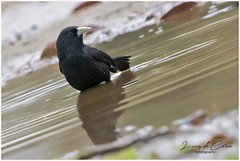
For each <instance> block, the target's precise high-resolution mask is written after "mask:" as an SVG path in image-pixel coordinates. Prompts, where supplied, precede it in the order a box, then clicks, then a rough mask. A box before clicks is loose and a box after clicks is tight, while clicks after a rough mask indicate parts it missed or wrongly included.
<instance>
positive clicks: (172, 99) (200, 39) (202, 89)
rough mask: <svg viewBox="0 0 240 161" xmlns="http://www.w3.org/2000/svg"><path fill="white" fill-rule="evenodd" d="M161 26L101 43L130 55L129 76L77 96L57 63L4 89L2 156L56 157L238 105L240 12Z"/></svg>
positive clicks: (110, 50) (111, 51) (113, 51)
mask: <svg viewBox="0 0 240 161" xmlns="http://www.w3.org/2000/svg"><path fill="white" fill-rule="evenodd" d="M161 25H162V26H155V25H152V26H148V27H145V28H143V29H141V30H138V31H136V32H132V33H128V34H124V35H122V36H118V37H117V38H115V39H114V40H113V41H112V42H108V43H104V44H101V45H99V46H98V48H99V49H102V50H103V51H106V52H108V53H109V54H110V55H112V56H117V55H131V56H132V59H131V71H126V72H124V73H122V74H121V73H117V74H114V75H112V80H113V81H112V83H108V84H101V85H99V86H97V87H94V88H91V89H89V90H88V91H86V92H83V93H80V94H79V92H77V91H76V90H74V89H72V88H71V87H70V86H69V85H68V84H67V82H66V81H65V79H64V78H63V76H62V75H61V74H60V72H59V70H58V65H52V66H49V67H47V68H44V69H41V70H39V71H36V72H34V73H30V74H28V75H26V76H24V77H20V78H17V79H15V80H12V81H10V82H9V83H8V84H7V85H6V86H5V87H4V88H3V89H2V157H3V159H20V158H21V159H24V158H26V159H29V158H30V159H52V158H59V157H62V156H63V155H64V154H66V153H69V152H74V151H79V152H81V150H83V149H84V148H85V147H88V146H91V145H98V144H102V143H108V142H111V141H114V140H116V139H117V138H118V137H121V136H124V135H126V134H129V133H132V132H134V131H135V130H137V129H138V128H141V127H145V126H148V125H150V126H153V127H155V128H157V127H161V126H163V125H167V124H169V123H170V122H171V121H173V120H176V119H179V118H182V117H184V116H186V115H188V114H190V113H192V112H194V111H196V110H197V109H199V108H202V109H204V110H205V111H206V112H207V113H208V114H209V115H216V114H219V113H223V112H225V111H229V110H231V109H234V108H236V107H238V90H237V89H238V11H237V10H233V11H229V12H224V13H220V14H218V15H217V16H214V17H210V18H207V19H203V18H198V19H195V20H193V21H190V22H187V23H184V24H181V25H176V26H175V27H171V28H169V29H167V28H168V25H170V24H167V23H163V24H161ZM30 80H31V81H30ZM26 82H27V83H26Z"/></svg>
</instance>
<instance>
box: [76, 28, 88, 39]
mask: <svg viewBox="0 0 240 161" xmlns="http://www.w3.org/2000/svg"><path fill="white" fill-rule="evenodd" d="M90 29H91V27H77V35H78V37H79V36H80V35H82V34H83V33H84V32H85V31H86V30H90Z"/></svg>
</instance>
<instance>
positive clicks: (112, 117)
mask: <svg viewBox="0 0 240 161" xmlns="http://www.w3.org/2000/svg"><path fill="white" fill-rule="evenodd" d="M134 77H135V76H134V74H133V73H132V72H131V71H130V70H127V71H125V72H123V73H121V75H120V76H119V77H118V78H117V79H116V80H114V81H113V82H109V83H106V84H102V85H99V86H97V87H94V88H91V89H89V90H87V91H84V92H82V93H80V94H79V96H78V100H77V109H78V112H79V118H80V119H81V121H82V122H83V124H82V127H83V128H84V129H85V130H86V132H87V134H88V136H89V137H90V138H91V140H92V142H93V143H94V144H95V145H99V144H105V143H110V142H113V141H115V140H117V138H118V137H120V134H119V133H118V132H117V131H116V123H117V120H118V118H119V116H120V115H121V114H122V112H123V111H114V110H115V109H117V108H118V107H119V106H122V105H124V104H126V103H127V102H124V103H119V102H120V101H121V100H123V99H124V98H125V93H124V88H123V86H124V85H125V84H126V83H128V82H129V81H131V80H132V79H133V78H134Z"/></svg>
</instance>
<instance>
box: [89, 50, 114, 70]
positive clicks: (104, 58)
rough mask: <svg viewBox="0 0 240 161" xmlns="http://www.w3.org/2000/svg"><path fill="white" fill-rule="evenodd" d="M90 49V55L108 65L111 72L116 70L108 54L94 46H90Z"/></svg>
mask: <svg viewBox="0 0 240 161" xmlns="http://www.w3.org/2000/svg"><path fill="white" fill-rule="evenodd" d="M91 51H92V52H91V55H92V56H93V58H94V60H96V61H99V62H102V63H105V64H106V65H108V66H109V69H110V71H111V72H117V69H116V64H115V62H114V60H113V59H112V58H111V57H110V56H109V55H108V54H106V53H104V52H103V51H101V50H97V49H95V48H92V50H91Z"/></svg>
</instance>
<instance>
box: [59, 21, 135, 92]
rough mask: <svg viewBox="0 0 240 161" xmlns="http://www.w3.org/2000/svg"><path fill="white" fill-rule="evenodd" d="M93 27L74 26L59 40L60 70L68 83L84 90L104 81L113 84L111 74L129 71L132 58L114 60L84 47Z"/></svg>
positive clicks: (64, 30)
mask: <svg viewBox="0 0 240 161" xmlns="http://www.w3.org/2000/svg"><path fill="white" fill-rule="evenodd" d="M88 29H90V27H78V26H70V27H66V28H65V29H63V30H62V31H61V33H60V34H59V36H58V39H57V43H56V45H57V53H58V59H59V68H60V71H61V73H62V74H63V75H64V76H65V78H66V80H67V81H68V83H69V84H70V85H71V86H72V87H73V88H75V89H77V90H80V91H84V90H86V89H88V88H90V87H93V86H96V85H98V84H100V83H101V82H103V81H105V82H109V81H110V71H111V72H113V73H116V72H117V70H120V71H124V70H126V69H128V68H129V58H130V56H121V57H116V58H111V57H110V56H109V55H108V54H106V53H105V52H103V51H100V50H98V49H96V48H93V47H90V46H87V45H85V44H83V33H84V32H85V31H86V30H88Z"/></svg>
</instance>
